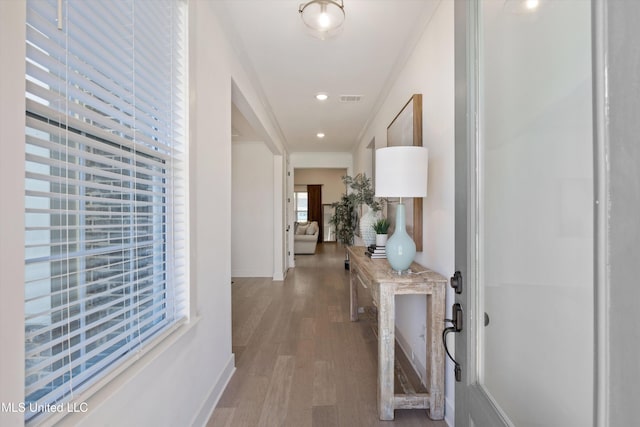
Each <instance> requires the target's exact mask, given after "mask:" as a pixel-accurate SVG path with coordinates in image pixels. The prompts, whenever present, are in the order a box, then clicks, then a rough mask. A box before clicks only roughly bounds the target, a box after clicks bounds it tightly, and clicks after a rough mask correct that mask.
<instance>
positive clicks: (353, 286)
mask: <svg viewBox="0 0 640 427" xmlns="http://www.w3.org/2000/svg"><path fill="white" fill-rule="evenodd" d="M355 269H356V267H355V266H354V265H352V266H351V269H350V272H349V290H350V299H349V307H350V309H351V321H352V322H355V321H356V320H358V283H357V282H356V278H355V277H356V274H357V273H356V271H355Z"/></svg>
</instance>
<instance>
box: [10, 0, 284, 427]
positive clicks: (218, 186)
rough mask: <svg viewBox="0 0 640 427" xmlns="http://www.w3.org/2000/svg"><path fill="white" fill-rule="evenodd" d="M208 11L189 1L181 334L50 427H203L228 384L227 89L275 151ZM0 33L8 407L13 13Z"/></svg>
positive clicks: (18, 207) (14, 239)
mask: <svg viewBox="0 0 640 427" xmlns="http://www.w3.org/2000/svg"><path fill="white" fill-rule="evenodd" d="M215 8H216V5H215V2H210V1H205V0H191V1H189V24H190V29H189V36H190V87H189V97H190V106H189V108H190V116H189V120H190V123H189V132H190V135H189V140H190V143H189V144H190V162H191V164H190V172H189V175H190V193H189V200H190V207H189V212H190V252H191V264H190V277H191V283H190V298H191V309H192V320H191V323H190V324H189V325H188V326H186V327H183V328H180V329H179V330H178V331H177V332H176V333H174V334H173V335H172V337H171V338H170V339H169V340H166V341H165V342H163V344H161V345H160V346H158V347H157V348H156V349H155V350H153V351H152V352H150V353H149V354H147V355H144V356H141V357H140V359H138V360H137V361H136V362H135V363H134V364H133V365H132V366H131V367H129V368H127V369H126V370H125V371H124V372H122V373H121V374H120V375H118V377H117V378H116V379H114V380H112V381H110V382H109V384H108V385H107V386H106V387H104V388H102V389H101V390H99V391H97V392H96V393H95V394H93V395H92V396H91V397H88V398H87V399H86V402H87V404H88V408H89V412H88V413H84V414H82V413H77V414H73V415H69V416H66V417H65V418H64V420H62V422H61V424H60V425H74V426H76V425H80V426H83V425H84V426H96V425H120V426H139V425H175V426H178V425H180V426H186V425H204V423H205V422H206V420H207V418H208V416H209V414H210V413H211V411H212V410H213V408H214V405H215V403H216V402H217V399H218V397H219V395H220V393H221V392H222V390H223V387H224V386H225V384H226V382H227V380H228V379H229V378H230V375H231V373H232V372H233V369H234V368H233V365H234V359H233V354H232V352H231V287H230V282H231V255H230V253H231V231H230V229H231V158H232V153H231V103H232V94H231V87H232V79H233V81H234V82H235V83H236V84H237V86H238V88H240V89H241V90H242V93H243V95H244V96H245V98H246V99H247V100H248V103H249V104H250V105H251V106H252V108H253V109H254V110H255V115H256V117H257V118H258V119H259V120H262V121H264V129H265V133H266V137H265V138H266V139H268V140H269V142H270V144H271V145H272V146H273V147H275V148H276V149H277V148H278V147H280V148H281V147H282V143H281V140H280V139H279V137H278V135H277V132H275V131H274V130H273V129H274V127H273V126H271V125H270V124H269V123H268V119H267V118H268V115H267V114H266V112H265V111H263V110H262V109H261V107H260V106H261V105H262V104H261V103H260V102H259V101H258V100H259V96H258V94H257V93H256V92H255V91H254V89H253V86H252V85H251V82H250V79H249V78H248V77H247V75H246V73H244V70H243V68H242V66H241V65H240V64H239V63H238V61H237V59H236V57H235V54H234V51H233V49H232V48H231V47H230V45H229V43H228V42H227V41H226V39H225V36H224V34H223V33H222V31H221V30H220V28H221V27H220V23H219V21H218V18H217V15H216V13H215ZM0 22H1V23H2V25H1V26H0V43H2V49H1V50H0V52H2V60H3V63H4V65H3V67H2V68H1V70H0V77H1V78H0V82H2V97H1V100H0V105H1V113H2V114H0V117H1V118H2V125H1V126H0V132H1V133H0V135H1V137H2V140H1V142H0V161H1V162H2V163H1V167H0V173H1V178H2V180H1V181H0V183H1V184H2V186H1V187H0V188H1V196H2V198H1V200H2V209H0V227H1V229H0V230H1V235H2V238H1V239H0V263H1V267H2V268H0V275H1V276H0V279H1V292H2V295H1V298H0V316H1V317H0V320H1V323H0V333H1V335H0V339H1V341H2V350H3V351H2V352H0V374H1V376H0V383H1V385H2V386H1V387H0V398H1V400H2V401H3V402H20V401H22V399H23V389H24V378H23V377H24V375H23V372H24V351H23V348H24V332H23V327H22V325H23V324H24V320H23V314H22V313H23V311H22V307H23V286H22V283H23V281H24V280H23V258H22V257H23V252H24V250H23V248H24V232H23V229H24V227H23V225H22V224H23V222H22V221H23V219H22V218H23V215H24V190H23V188H22V185H21V183H22V182H23V180H24V151H23V144H22V141H24V111H25V109H24V75H25V71H24V66H25V62H24V57H25V54H24V46H25V42H24V31H25V25H24V23H25V3H24V2H23V1H21V0H11V1H2V2H0ZM281 151H282V152H284V150H281ZM280 163H283V162H280ZM270 182H274V179H273V178H271V179H270ZM0 425H2V426H8V427H10V426H22V425H23V418H22V414H19V413H8V412H1V413H0Z"/></svg>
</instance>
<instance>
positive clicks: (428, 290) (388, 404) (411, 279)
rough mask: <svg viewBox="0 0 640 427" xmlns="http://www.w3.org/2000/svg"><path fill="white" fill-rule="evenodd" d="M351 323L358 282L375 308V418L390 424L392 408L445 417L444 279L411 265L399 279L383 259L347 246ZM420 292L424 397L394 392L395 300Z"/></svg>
mask: <svg viewBox="0 0 640 427" xmlns="http://www.w3.org/2000/svg"><path fill="white" fill-rule="evenodd" d="M348 251H349V260H350V278H349V286H350V288H351V292H350V295H351V298H350V299H351V301H350V302H351V321H357V320H358V284H361V285H362V286H364V287H365V288H368V289H369V291H370V292H371V297H372V298H373V301H374V303H375V304H376V306H377V307H378V414H379V417H380V419H381V420H393V418H394V410H395V409H421V408H424V409H428V410H429V418H431V419H433V420H441V419H443V418H444V347H443V345H442V342H441V336H442V331H443V330H444V316H445V307H444V306H445V287H446V284H447V279H445V278H444V277H443V276H442V275H440V274H438V273H436V272H433V271H431V270H428V269H426V268H424V267H422V266H421V265H419V264H416V263H415V262H414V263H413V264H411V267H410V268H411V272H412V274H403V275H398V274H397V273H395V272H394V271H393V270H392V269H391V267H390V266H389V262H388V261H387V260H386V259H371V258H369V257H367V256H365V254H364V253H365V251H366V249H365V248H364V247H360V246H353V247H349V248H348ZM407 294H424V295H426V298H427V319H426V325H427V330H426V334H427V336H426V345H427V353H426V354H427V360H426V368H427V378H426V385H427V390H428V392H427V393H414V394H395V393H394V387H393V386H394V362H395V296H396V295H407Z"/></svg>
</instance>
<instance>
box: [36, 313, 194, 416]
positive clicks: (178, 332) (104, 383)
mask: <svg viewBox="0 0 640 427" xmlns="http://www.w3.org/2000/svg"><path fill="white" fill-rule="evenodd" d="M199 321H200V316H198V315H196V316H194V317H191V318H190V319H189V320H186V319H184V320H181V321H178V322H176V323H175V324H174V325H172V326H171V327H169V328H168V329H167V330H166V331H164V332H162V333H161V334H159V335H158V336H157V337H155V338H154V339H153V340H152V341H150V342H149V343H148V344H147V345H146V346H145V347H144V348H142V349H140V350H138V351H136V352H135V353H134V354H132V355H131V357H128V358H126V360H123V361H121V362H120V363H119V364H116V365H115V366H114V367H113V369H112V370H110V371H109V372H108V373H106V374H104V376H102V377H98V378H97V380H96V381H95V382H94V383H93V384H91V385H89V386H88V387H87V388H86V389H79V390H78V391H76V392H75V393H74V394H73V397H72V398H71V399H69V400H65V401H63V402H62V404H63V406H62V407H63V408H64V409H66V411H65V410H63V411H61V412H58V411H56V412H54V411H51V412H50V413H49V414H43V415H41V416H39V417H36V418H34V419H33V420H31V421H29V422H27V423H26V424H25V425H26V426H27V427H35V426H37V427H50V426H54V425H56V424H57V423H59V422H61V421H63V420H64V421H65V422H69V423H70V424H71V425H75V424H77V423H78V422H79V421H80V419H81V418H82V417H84V416H85V413H87V412H91V407H92V406H93V407H97V406H99V405H101V404H102V403H104V402H106V401H107V400H108V398H109V397H110V396H112V395H113V393H114V392H115V390H116V389H118V388H120V387H122V386H124V385H125V384H126V383H127V382H129V381H131V380H132V379H134V378H135V377H136V376H137V375H138V373H140V372H141V371H142V370H144V369H145V368H146V367H147V366H149V365H150V364H151V363H152V362H153V361H155V360H156V359H157V358H158V357H160V356H161V355H162V354H164V353H165V352H166V351H167V350H168V349H170V348H171V347H172V346H174V345H175V344H176V343H177V342H179V341H180V340H181V339H182V338H183V337H184V336H185V335H187V334H188V333H189V332H190V331H191V330H192V329H193V328H194V327H195V326H196V325H197V324H198V323H199ZM57 405H58V406H59V404H57Z"/></svg>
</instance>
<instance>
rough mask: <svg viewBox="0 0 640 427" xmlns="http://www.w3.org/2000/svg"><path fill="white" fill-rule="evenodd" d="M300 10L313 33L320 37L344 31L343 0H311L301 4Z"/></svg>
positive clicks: (325, 37)
mask: <svg viewBox="0 0 640 427" xmlns="http://www.w3.org/2000/svg"><path fill="white" fill-rule="evenodd" d="M298 12H300V16H301V17H302V22H304V24H305V25H306V26H307V28H309V30H311V34H313V35H314V36H315V37H317V38H319V39H322V40H324V39H327V38H329V37H333V36H335V35H336V34H338V33H340V31H342V24H343V23H344V18H345V14H344V3H343V1H342V0H311V1H310V2H308V3H304V4H301V5H300V7H299V9H298Z"/></svg>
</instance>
